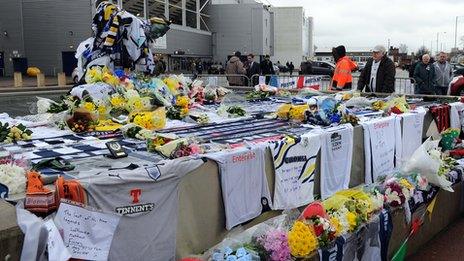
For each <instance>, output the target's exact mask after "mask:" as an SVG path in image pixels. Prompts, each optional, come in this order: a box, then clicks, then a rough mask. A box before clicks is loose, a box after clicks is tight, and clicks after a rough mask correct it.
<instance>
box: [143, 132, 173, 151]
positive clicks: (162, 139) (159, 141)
mask: <svg viewBox="0 0 464 261" xmlns="http://www.w3.org/2000/svg"><path fill="white" fill-rule="evenodd" d="M178 138H179V137H177V136H176V135H175V134H164V133H156V134H155V135H152V136H151V137H149V138H147V149H148V151H149V152H155V151H159V150H162V149H160V148H161V147H162V146H164V145H166V144H167V143H169V142H171V141H173V140H176V139H178ZM165 153H166V154H170V153H172V152H168V148H166V151H165Z"/></svg>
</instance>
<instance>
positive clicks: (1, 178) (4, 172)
mask: <svg viewBox="0 0 464 261" xmlns="http://www.w3.org/2000/svg"><path fill="white" fill-rule="evenodd" d="M25 174H26V171H25V170H24V169H23V168H20V167H18V166H16V165H10V164H2V165H0V183H2V184H4V185H6V186H7V187H8V189H9V194H10V195H11V194H17V193H23V192H24V191H26V176H25Z"/></svg>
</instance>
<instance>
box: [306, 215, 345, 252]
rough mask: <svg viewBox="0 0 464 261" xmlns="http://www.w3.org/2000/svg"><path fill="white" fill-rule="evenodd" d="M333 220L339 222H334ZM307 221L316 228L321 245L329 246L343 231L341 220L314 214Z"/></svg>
mask: <svg viewBox="0 0 464 261" xmlns="http://www.w3.org/2000/svg"><path fill="white" fill-rule="evenodd" d="M331 221H334V223H338V224H333V223H332V222H331ZM306 222H308V224H309V225H311V226H312V227H313V228H314V233H315V235H316V237H317V241H318V243H319V247H327V246H329V245H330V244H332V243H333V241H334V240H335V239H336V238H337V236H338V235H339V233H340V232H341V227H340V222H339V221H338V220H337V219H333V218H331V219H327V218H325V217H321V216H313V217H311V218H310V219H308V220H306ZM337 229H338V231H337Z"/></svg>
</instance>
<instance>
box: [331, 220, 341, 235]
mask: <svg viewBox="0 0 464 261" xmlns="http://www.w3.org/2000/svg"><path fill="white" fill-rule="evenodd" d="M330 223H331V224H332V226H333V227H334V228H335V235H336V236H339V235H340V234H341V232H342V230H343V228H342V224H340V220H338V218H336V217H331V218H330Z"/></svg>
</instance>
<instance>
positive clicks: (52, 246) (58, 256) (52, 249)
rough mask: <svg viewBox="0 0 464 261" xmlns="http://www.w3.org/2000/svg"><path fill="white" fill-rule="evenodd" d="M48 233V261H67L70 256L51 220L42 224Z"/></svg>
mask: <svg viewBox="0 0 464 261" xmlns="http://www.w3.org/2000/svg"><path fill="white" fill-rule="evenodd" d="M43 225H44V227H45V229H46V230H47V231H48V243H47V247H48V260H49V261H67V260H69V259H70V258H71V254H70V253H69V251H68V249H67V248H66V246H65V245H64V242H63V239H62V238H61V235H60V232H59V231H58V228H57V227H56V225H55V223H54V222H53V220H52V219H49V220H47V221H46V222H45V223H44V224H43Z"/></svg>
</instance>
